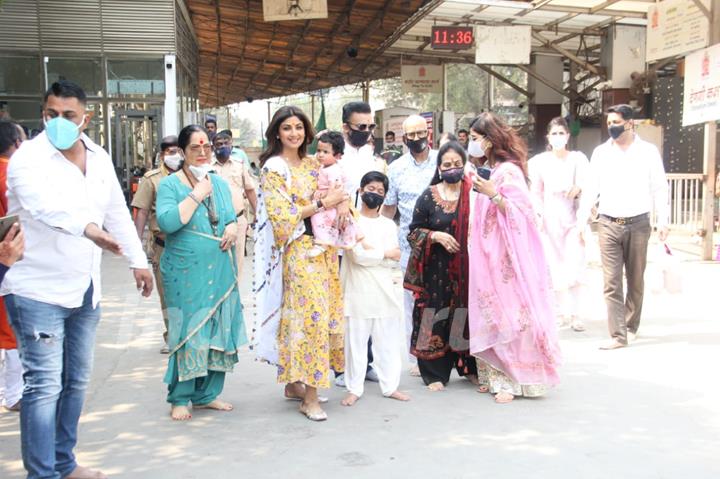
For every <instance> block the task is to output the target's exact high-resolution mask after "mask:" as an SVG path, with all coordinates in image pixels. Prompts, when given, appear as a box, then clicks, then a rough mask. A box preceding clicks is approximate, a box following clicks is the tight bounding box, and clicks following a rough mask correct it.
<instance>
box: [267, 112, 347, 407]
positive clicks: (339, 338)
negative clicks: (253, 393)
mask: <svg viewBox="0 0 720 479" xmlns="http://www.w3.org/2000/svg"><path fill="white" fill-rule="evenodd" d="M265 136H266V138H267V142H268V143H267V144H268V146H267V148H266V149H265V151H264V152H263V153H262V155H261V156H260V162H261V165H262V166H261V169H262V175H261V178H260V191H259V192H258V217H257V223H256V227H255V228H256V241H257V242H256V246H255V258H254V283H253V291H254V293H255V295H256V312H255V314H256V321H255V330H254V338H253V347H254V348H255V349H256V351H257V354H258V356H259V357H260V358H261V359H263V360H266V361H268V362H270V363H272V364H276V365H277V368H278V382H280V383H285V384H286V387H285V397H286V398H288V399H297V400H300V401H301V404H300V412H301V413H303V414H305V416H307V417H308V419H311V420H314V421H323V420H325V419H327V414H326V413H325V411H323V409H322V408H321V406H320V400H319V398H318V393H317V389H318V388H328V387H330V374H331V370H335V371H338V372H340V371H343V369H344V363H345V358H344V354H343V346H344V335H343V334H344V322H343V305H342V292H341V290H340V281H339V277H338V258H337V252H336V251H335V250H333V249H331V248H328V250H327V251H326V252H325V253H323V254H321V255H319V256H316V257H309V256H308V254H307V252H308V250H310V249H311V248H312V246H313V242H312V236H311V235H312V229H311V227H310V226H309V220H310V216H312V215H313V214H314V213H316V212H317V211H320V210H321V209H323V208H337V209H338V217H339V221H340V222H341V224H342V223H343V222H344V221H345V218H346V217H347V215H348V214H350V210H349V201H348V200H349V198H348V196H347V194H346V193H345V192H344V190H343V189H342V186H339V187H338V188H337V189H332V190H330V191H329V192H328V194H327V195H326V196H325V198H323V199H322V200H319V201H313V199H312V194H313V193H314V192H315V190H316V189H317V177H318V170H319V167H320V164H319V162H318V161H317V160H315V159H314V158H311V157H308V156H306V155H305V153H306V147H307V145H308V144H309V143H310V142H311V141H312V139H313V136H314V135H313V130H312V125H311V124H310V121H309V120H308V118H307V116H306V115H305V114H304V113H303V112H302V110H300V109H299V108H297V107H293V106H284V107H282V108H280V109H279V110H278V111H277V112H276V113H275V116H274V117H273V119H272V121H271V123H270V125H269V126H268V129H267V131H266V132H265Z"/></svg>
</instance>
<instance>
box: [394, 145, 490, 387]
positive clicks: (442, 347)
mask: <svg viewBox="0 0 720 479" xmlns="http://www.w3.org/2000/svg"><path fill="white" fill-rule="evenodd" d="M466 161H467V157H466V154H465V150H464V149H463V148H462V146H460V144H459V143H457V142H454V141H451V142H448V143H446V144H445V145H443V146H442V147H441V148H440V151H439V153H438V156H437V164H438V169H437V171H436V172H435V176H434V177H433V179H432V181H431V182H430V186H429V187H428V188H427V189H426V190H425V191H424V192H423V194H422V195H420V197H419V198H418V200H417V203H416V204H415V211H414V213H413V219H412V223H411V224H410V234H409V235H408V241H409V242H410V245H411V246H412V253H411V255H410V261H409V262H408V268H407V272H406V275H405V288H406V289H409V290H411V291H413V292H414V293H415V298H416V299H415V308H414V310H413V332H412V339H411V344H410V352H411V353H412V354H413V355H414V356H416V357H417V358H418V366H419V369H420V374H421V376H422V378H423V381H424V382H425V384H426V385H427V386H428V388H429V389H431V390H433V391H439V390H442V389H444V388H445V385H446V384H447V382H448V381H449V380H450V373H451V372H452V370H453V368H455V369H456V370H457V372H458V374H459V375H460V376H466V377H467V378H468V379H469V380H470V381H471V382H472V383H473V384H476V383H477V368H476V364H475V360H474V358H472V357H471V356H470V354H469V351H468V348H469V343H468V326H467V303H468V289H467V282H468V253H467V238H468V219H469V216H470V191H471V189H472V182H471V180H470V178H469V177H467V176H465V175H464V171H463V170H464V166H465V162H466Z"/></svg>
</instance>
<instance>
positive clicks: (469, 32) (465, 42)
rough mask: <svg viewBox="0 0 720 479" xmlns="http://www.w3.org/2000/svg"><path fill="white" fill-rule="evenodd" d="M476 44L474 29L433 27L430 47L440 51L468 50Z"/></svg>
mask: <svg viewBox="0 0 720 479" xmlns="http://www.w3.org/2000/svg"><path fill="white" fill-rule="evenodd" d="M474 43H475V36H474V28H473V27H442V26H434V27H432V32H431V37H430V46H431V47H432V48H436V49H440V50H467V49H468V48H472V47H473V44H474Z"/></svg>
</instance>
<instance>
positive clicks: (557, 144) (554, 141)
mask: <svg viewBox="0 0 720 479" xmlns="http://www.w3.org/2000/svg"><path fill="white" fill-rule="evenodd" d="M567 142H568V136H567V135H549V139H548V143H550V146H551V147H552V149H553V150H562V149H563V148H565V145H567Z"/></svg>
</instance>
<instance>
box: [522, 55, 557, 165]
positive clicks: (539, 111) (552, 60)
mask: <svg viewBox="0 0 720 479" xmlns="http://www.w3.org/2000/svg"><path fill="white" fill-rule="evenodd" d="M531 63H532V65H531V68H532V69H533V71H535V73H537V74H538V75H540V76H542V77H544V78H545V79H547V80H550V82H552V83H553V84H554V85H556V86H557V87H559V88H561V89H562V87H563V59H562V57H560V56H550V55H533V58H532V62H531ZM528 90H529V91H530V92H533V93H534V94H535V97H534V101H533V103H532V105H531V108H530V113H531V115H532V116H533V118H534V119H535V129H534V131H535V141H534V143H533V144H532V145H530V146H531V147H532V148H533V150H534V153H538V152H540V151H542V150H543V149H544V148H545V131H546V128H547V124H548V123H549V122H550V120H552V119H553V118H555V117H556V116H560V115H561V113H562V102H563V96H562V95H561V94H560V93H558V92H557V91H555V90H553V89H552V88H550V87H548V86H547V85H546V84H545V83H543V82H541V81H538V80H537V79H535V78H533V77H532V76H530V75H529V76H528Z"/></svg>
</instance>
